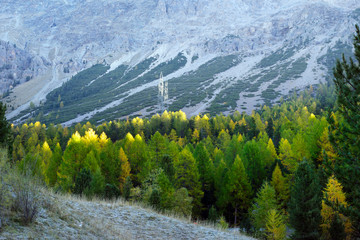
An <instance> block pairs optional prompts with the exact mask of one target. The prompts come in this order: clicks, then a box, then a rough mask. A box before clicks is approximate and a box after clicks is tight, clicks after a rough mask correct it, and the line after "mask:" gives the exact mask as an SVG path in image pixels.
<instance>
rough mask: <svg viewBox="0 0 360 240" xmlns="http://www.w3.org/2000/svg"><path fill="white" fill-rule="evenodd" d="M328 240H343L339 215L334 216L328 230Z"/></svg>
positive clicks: (343, 230)
mask: <svg viewBox="0 0 360 240" xmlns="http://www.w3.org/2000/svg"><path fill="white" fill-rule="evenodd" d="M329 234H330V239H331V240H345V239H346V233H345V227H344V223H343V220H342V219H341V218H340V216H339V214H337V213H336V214H335V215H334V217H333V219H332V221H331V224H330V229H329Z"/></svg>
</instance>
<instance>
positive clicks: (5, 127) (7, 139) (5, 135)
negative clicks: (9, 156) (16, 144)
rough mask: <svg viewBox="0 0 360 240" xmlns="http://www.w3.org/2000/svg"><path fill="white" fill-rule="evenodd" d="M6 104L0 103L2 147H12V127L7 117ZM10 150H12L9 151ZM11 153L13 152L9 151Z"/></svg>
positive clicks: (0, 143) (0, 142)
mask: <svg viewBox="0 0 360 240" xmlns="http://www.w3.org/2000/svg"><path fill="white" fill-rule="evenodd" d="M5 112H6V104H3V103H2V102H0V146H1V147H5V146H10V145H11V127H10V124H9V123H8V121H7V120H6V116H5ZM9 150H10V149H9ZM9 152H10V153H11V151H9Z"/></svg>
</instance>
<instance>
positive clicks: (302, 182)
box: [289, 161, 322, 240]
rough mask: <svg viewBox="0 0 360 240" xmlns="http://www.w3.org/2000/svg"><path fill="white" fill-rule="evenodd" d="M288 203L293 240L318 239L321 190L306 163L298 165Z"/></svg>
mask: <svg viewBox="0 0 360 240" xmlns="http://www.w3.org/2000/svg"><path fill="white" fill-rule="evenodd" d="M294 181H295V182H294V186H293V188H292V189H291V199H290V203H289V213H290V223H291V225H292V226H293V228H294V229H295V233H294V236H293V239H309V240H310V239H318V238H319V237H320V234H319V225H320V221H321V215H320V210H321V199H322V196H321V189H320V184H319V179H318V175H317V174H316V172H315V170H314V168H313V167H312V165H310V164H309V163H308V162H307V161H303V162H301V163H300V164H299V166H298V169H297V170H296V172H295V176H294Z"/></svg>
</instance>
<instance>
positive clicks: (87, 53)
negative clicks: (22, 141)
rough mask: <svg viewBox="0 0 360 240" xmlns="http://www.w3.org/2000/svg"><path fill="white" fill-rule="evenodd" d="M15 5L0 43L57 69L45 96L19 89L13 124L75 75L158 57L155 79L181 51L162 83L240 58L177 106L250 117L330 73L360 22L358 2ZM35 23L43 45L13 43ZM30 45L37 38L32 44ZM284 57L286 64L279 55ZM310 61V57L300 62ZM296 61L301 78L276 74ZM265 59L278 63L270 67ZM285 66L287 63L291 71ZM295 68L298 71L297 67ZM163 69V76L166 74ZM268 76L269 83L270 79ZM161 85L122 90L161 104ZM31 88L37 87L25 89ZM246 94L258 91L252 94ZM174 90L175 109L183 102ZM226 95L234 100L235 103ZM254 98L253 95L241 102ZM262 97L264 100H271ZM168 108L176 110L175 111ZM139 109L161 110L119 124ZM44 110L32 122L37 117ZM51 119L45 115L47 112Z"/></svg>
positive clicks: (117, 103)
mask: <svg viewBox="0 0 360 240" xmlns="http://www.w3.org/2000/svg"><path fill="white" fill-rule="evenodd" d="M15 2H16V3H15V5H16V6H18V10H17V11H18V13H17V14H15V17H14V18H12V20H11V21H10V20H4V18H3V19H2V20H1V21H2V22H3V23H4V22H5V23H7V24H5V25H4V26H8V28H7V31H3V32H2V33H1V34H0V39H3V40H4V39H5V40H8V41H9V40H10V41H11V40H14V39H18V43H16V44H17V45H19V46H20V47H21V46H22V47H24V49H28V50H29V52H31V53H32V54H35V55H41V56H45V58H46V59H47V60H48V61H49V62H51V67H49V68H48V74H47V76H48V77H47V78H46V80H43V81H38V84H39V85H42V86H43V87H42V89H41V90H39V91H34V92H35V93H34V94H29V96H28V97H27V98H24V99H23V100H22V101H19V100H18V99H19V97H18V96H20V95H21V96H23V95H24V90H18V89H21V86H19V87H18V89H14V94H10V103H9V106H14V108H17V110H15V111H13V112H12V113H9V115H8V116H9V117H10V118H14V119H15V117H16V115H18V114H19V113H20V112H21V111H25V112H24V114H20V115H18V117H17V118H20V117H22V116H24V115H25V114H27V113H28V112H29V111H28V110H26V108H27V107H28V106H29V103H30V102H33V103H35V105H37V106H41V105H42V104H44V101H45V100H46V96H47V94H48V93H50V92H51V91H53V89H55V88H57V87H60V86H61V85H62V84H63V83H64V82H66V81H67V80H68V79H70V78H71V76H72V75H74V74H75V73H78V72H79V71H81V70H83V69H88V68H89V67H91V66H92V65H93V64H97V63H106V64H109V65H110V70H109V71H111V70H115V69H116V68H117V67H119V66H121V65H123V66H127V67H126V68H127V69H128V70H127V71H130V70H131V68H134V67H136V66H137V65H139V64H141V63H142V62H143V61H145V60H146V59H150V58H155V59H156V60H155V61H154V62H153V63H152V64H151V65H149V68H148V69H147V70H146V71H145V72H144V73H143V74H145V73H146V72H151V71H152V70H151V69H154V68H156V67H158V66H163V65H161V64H165V65H166V64H167V63H168V62H171V60H172V59H175V58H176V57H177V56H178V54H183V55H184V57H185V58H186V63H185V65H184V66H181V67H179V68H177V67H175V68H174V69H175V70H174V71H173V72H169V74H164V80H165V81H169V86H171V85H173V86H177V83H176V82H178V81H180V80H179V79H180V78H181V77H183V76H186V75H189V74H190V75H191V74H194V71H195V72H196V71H198V69H199V67H200V66H203V65H206V64H208V62H209V61H212V60H214V59H215V61H217V60H216V59H217V58H218V57H220V58H221V57H226V56H231V55H236V56H237V60H236V61H237V63H236V64H235V65H233V63H231V61H229V62H227V63H226V64H227V67H225V68H221V69H222V70H220V69H219V71H215V72H214V73H213V75H212V76H210V75H209V76H207V78H208V79H206V80H207V81H208V82H209V83H210V82H211V84H210V86H215V87H213V88H212V89H210V90H207V91H204V89H203V88H204V86H205V85H203V83H200V84H198V85H197V86H196V87H192V89H189V91H192V92H196V91H200V94H199V96H201V97H202V99H198V100H195V102H194V101H191V97H192V96H187V97H190V99H185V97H182V98H183V99H182V100H181V101H182V103H181V104H176V106H178V107H179V108H181V109H183V110H184V111H185V112H187V113H188V114H189V115H194V114H196V113H200V112H202V113H205V112H210V113H218V112H219V111H222V112H224V113H226V112H232V111H234V110H239V111H242V110H245V111H248V112H251V110H252V109H254V108H256V106H259V104H271V103H274V102H276V101H277V99H278V97H279V96H280V95H283V96H284V95H286V94H288V93H289V91H292V90H293V89H295V88H297V89H299V88H300V89H301V88H304V87H305V86H309V85H310V84H318V83H319V82H324V81H326V80H325V79H326V78H327V76H328V75H327V73H328V70H326V69H329V68H330V66H327V65H324V64H322V63H321V62H320V63H319V61H320V60H319V59H321V58H322V57H323V56H325V55H327V54H328V49H331V48H333V47H334V46H335V47H336V46H338V45H339V46H340V45H341V44H338V42H339V40H341V41H342V43H344V44H345V45H348V46H349V45H350V44H349V43H350V39H351V33H352V32H353V26H354V24H355V23H356V22H357V21H359V16H360V14H359V13H358V12H357V11H356V10H355V8H357V7H360V3H359V2H356V1H354V0H348V1H335V0H319V1H308V0H294V1H275V0H273V1H270V0H258V1H245V0H244V1H226V2H222V1H218V0H213V1H195V0H189V1H167V0H159V1H140V2H139V1H111V0H108V1H105V2H101V3H100V2H96V1H50V2H41V3H42V4H40V3H39V4H37V3H36V2H35V1H29V2H27V3H26V4H25V3H24V4H23V3H20V2H19V1H15ZM10 5H11V3H8V6H6V7H4V8H3V9H4V10H3V11H2V12H0V16H4V15H6V13H8V12H9V11H10ZM31 6H34V9H35V10H36V11H38V14H37V15H35V16H31V17H30V16H29V15H26V14H25V13H24V9H28V8H30V7H31ZM54 9H58V10H59V15H55V14H53V13H54ZM52 14H53V15H52ZM60 14H61V15H60ZM14 21H15V22H16V23H17V24H15V28H14V27H9V22H14ZM35 23H39V24H37V25H36V24H35ZM179 23H181V24H179ZM30 25H31V27H30V28H33V29H35V30H34V31H33V32H34V33H36V34H38V36H37V38H34V37H31V33H29V32H26V31H24V34H23V35H24V37H23V38H15V36H18V35H17V34H18V30H17V28H16V26H17V27H19V28H20V26H30ZM9 29H10V31H9ZM12 36H13V37H12ZM25 38H28V39H31V41H30V40H29V41H26V40H25ZM341 46H342V45H341ZM289 49H290V50H289ZM295 53H296V54H295ZM299 53H302V54H299ZM281 54H283V56H285V58H283V59H282V57H279V56H280V55H281ZM271 56H273V57H271ZM333 57H339V56H333ZM303 58H304V59H305V60H302V59H303ZM194 59H195V60H194ZM296 60H299V62H300V63H301V64H300V65H301V68H297V67H293V68H292V69H300V70H301V72H300V70H299V71H298V73H296V71H294V72H288V73H286V74H283V72H278V71H277V70H276V68H278V69H283V70H284V71H285V69H288V67H289V66H292V64H293V63H294V62H295V61H296ZM264 61H272V62H271V63H267V64H264ZM308 61H310V62H308ZM285 63H287V65H288V66H285V65H284V64H285ZM242 64H244V66H243V65H242ZM259 64H260V65H259ZM296 64H297V63H295V65H294V66H297V65H296ZM210 65H211V64H210ZM298 65H299V64H298ZM300 65H299V66H300ZM305 65H306V66H305ZM281 66H282V67H281ZM331 67H332V66H331ZM243 68H247V69H248V71H241V69H243ZM158 69H160V70H161V67H160V68H159V67H158ZM270 72H272V73H270ZM275 72H276V73H275ZM312 72H314V73H312ZM259 74H260V76H258V75H259ZM269 74H270V75H272V76H271V77H269ZM275 75H277V76H275ZM282 75H287V77H286V76H282ZM274 76H275V77H274ZM138 77H140V75H139V76H138ZM256 77H257V78H256ZM265 78H266V79H265ZM134 79H136V78H133V80H134ZM196 79H198V77H196ZM128 80H129V81H130V80H131V79H128ZM155 80H156V78H152V79H151V80H150V79H148V80H147V81H150V82H151V83H148V85H144V86H145V87H144V86H141V85H136V86H134V87H135V88H134V90H133V91H132V92H131V91H130V90H129V89H128V90H124V91H125V92H128V93H127V94H128V95H129V94H130V96H132V95H133V93H138V92H139V91H140V92H143V94H142V95H149V94H150V95H152V96H153V98H156V91H154V89H152V90H149V88H154V87H155V86H156V81H155ZM295 80H296V81H295ZM194 81H195V78H194ZM196 81H198V80H196ZM276 81H277V82H276ZM34 82H35V81H34ZM172 82H174V84H172ZM273 82H275V84H273ZM252 85H255V86H254V87H252ZM232 86H233V87H232ZM234 86H237V87H234ZM269 86H271V88H270V89H269V88H268V87H269ZM31 87H32V86H31V82H30V83H28V85H27V87H26V88H27V89H28V88H31ZM118 87H120V86H118V85H116V84H115V85H114V88H118ZM190 87H191V86H190ZM231 87H232V88H231ZM23 88H25V87H23ZM246 88H247V89H246ZM136 89H137V90H136ZM229 89H230V90H229ZM249 89H250V90H251V89H252V90H253V91H248V90H249ZM255 90H256V91H255ZM129 91H130V92H129ZM169 91H170V98H171V99H170V101H169V104H170V105H171V102H176V101H178V99H179V97H180V98H181V96H182V95H183V94H181V93H179V92H176V91H175V92H174V91H172V90H169ZM209 91H210V92H211V93H209ZM224 91H225V93H224ZM226 91H228V92H229V93H230V95H232V96H231V98H230V99H229V97H228V96H229V94H226ZM266 91H267V92H266ZM214 93H215V94H214ZM171 94H172V95H171ZM219 94H220V95H221V96H220V97H218V96H219ZM251 94H254V95H255V96H254V97H253V98H249V97H244V96H249V95H251ZM214 95H215V96H216V97H214ZM236 95H237V96H236ZM265 95H267V97H264V96H265ZM275 96H277V97H275ZM199 98H200V97H199ZM219 98H220V99H219ZM126 99H128V101H132V100H131V99H129V96H128V97H127V98H125V97H122V98H117V99H114V100H113V102H114V104H113V105H114V106H117V107H120V103H121V104H122V103H123V102H124V101H125V102H126ZM240 99H241V100H240ZM149 100H151V102H152V103H153V105H152V107H153V108H156V107H155V105H156V101H155V102H154V101H153V99H147V100H146V101H149ZM210 100H211V101H210ZM186 101H187V102H186ZM214 101H215V103H214ZM185 102H186V103H185ZM225 102H226V103H227V102H231V104H230V105H229V106H221V103H225ZM234 102H235V103H234ZM245 102H246V103H245ZM248 102H249V103H248ZM65 105H66V103H65ZM204 105H206V107H204ZM223 105H224V104H223ZM225 105H226V104H225ZM105 106H106V105H102V106H100V105H99V106H96V107H95V108H94V109H92V112H99V109H103V110H107V109H108V108H106V107H105ZM174 106H175V105H174ZM104 107H105V108H104ZM216 109H217V110H216ZM135 110H136V111H135ZM170 110H175V109H174V107H173V108H171V106H170ZM176 110H179V109H176ZM139 111H140V112H141V114H147V113H149V114H153V113H154V109H152V110H151V109H149V106H147V107H144V108H142V109H134V111H133V112H132V113H131V112H126V114H125V113H124V114H123V115H121V114H120V115H113V117H114V118H118V117H121V116H126V115H128V114H135V113H138V114H139ZM39 112H40V111H37V112H34V113H33V114H32V115H34V114H35V116H36V115H38V114H39ZM48 113H49V112H46V111H43V114H45V115H46V114H48ZM79 114H80V115H79ZM86 114H87V113H85V112H83V113H78V114H77V115H78V116H76V115H75V117H72V118H68V119H66V121H64V122H69V121H70V122H71V123H72V122H76V121H78V120H81V121H83V120H86V119H87V118H86V116H88V117H89V114H88V115H86ZM90 115H91V114H90ZM79 116H80V118H78V117H79ZM81 116H84V117H81ZM90 118H92V116H90ZM109 118H110V117H109ZM71 119H73V120H72V121H71ZM64 122H63V123H64Z"/></svg>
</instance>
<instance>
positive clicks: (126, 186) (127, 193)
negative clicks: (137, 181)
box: [122, 176, 133, 200]
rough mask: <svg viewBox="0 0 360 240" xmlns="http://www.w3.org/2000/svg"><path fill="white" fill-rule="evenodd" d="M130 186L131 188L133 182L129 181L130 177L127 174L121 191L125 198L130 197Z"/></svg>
mask: <svg viewBox="0 0 360 240" xmlns="http://www.w3.org/2000/svg"><path fill="white" fill-rule="evenodd" d="M132 188H133V184H132V182H131V178H130V176H127V177H126V180H125V184H124V188H123V192H122V194H123V197H124V198H125V200H128V199H129V198H130V192H131V189H132Z"/></svg>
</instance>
